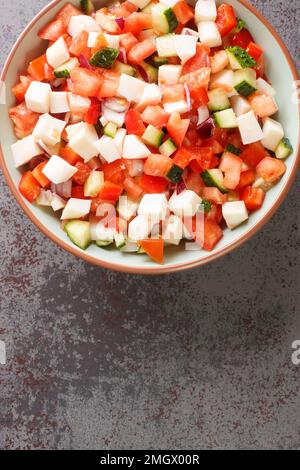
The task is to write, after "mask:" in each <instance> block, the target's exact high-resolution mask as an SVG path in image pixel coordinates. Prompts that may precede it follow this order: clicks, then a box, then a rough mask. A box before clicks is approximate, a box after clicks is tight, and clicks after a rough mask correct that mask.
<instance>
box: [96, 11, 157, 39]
mask: <svg viewBox="0 0 300 470" xmlns="http://www.w3.org/2000/svg"><path fill="white" fill-rule="evenodd" d="M100 26H101V25H100ZM151 27H152V20H151V15H149V14H147V13H141V12H134V13H132V14H131V15H130V16H129V17H128V18H125V25H124V29H123V32H124V33H132V34H134V35H135V36H138V35H139V34H140V32H141V31H142V30H143V29H150V28H151Z"/></svg>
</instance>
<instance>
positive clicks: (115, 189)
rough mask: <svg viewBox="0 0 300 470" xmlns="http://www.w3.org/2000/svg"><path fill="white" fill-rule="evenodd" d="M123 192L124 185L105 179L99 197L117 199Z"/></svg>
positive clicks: (107, 199) (109, 199)
mask: <svg viewBox="0 0 300 470" xmlns="http://www.w3.org/2000/svg"><path fill="white" fill-rule="evenodd" d="M122 192H123V186H121V185H119V184H115V183H111V182H110V181H105V183H104V186H103V188H102V189H101V191H100V193H99V198H100V199H103V200H105V201H117V200H118V199H119V197H120V196H121V194H122Z"/></svg>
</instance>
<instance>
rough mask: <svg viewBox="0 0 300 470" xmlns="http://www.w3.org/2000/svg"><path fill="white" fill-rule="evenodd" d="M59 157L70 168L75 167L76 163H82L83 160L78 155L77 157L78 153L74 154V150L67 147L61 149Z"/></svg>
mask: <svg viewBox="0 0 300 470" xmlns="http://www.w3.org/2000/svg"><path fill="white" fill-rule="evenodd" d="M59 155H60V156H61V158H63V159H64V160H66V162H68V163H70V165H72V166H75V165H76V163H78V162H83V159H82V158H81V157H80V155H78V153H76V152H74V150H72V149H71V147H68V146H66V147H63V148H61V149H60V151H59Z"/></svg>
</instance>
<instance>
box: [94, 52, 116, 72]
mask: <svg viewBox="0 0 300 470" xmlns="http://www.w3.org/2000/svg"><path fill="white" fill-rule="evenodd" d="M118 55H119V49H113V48H112V47H103V49H101V50H100V51H97V52H95V54H94V55H93V56H92V57H91V59H90V64H91V65H93V66H94V67H101V68H104V69H110V68H111V67H112V66H113V64H114V62H115V60H116V58H117V57H118Z"/></svg>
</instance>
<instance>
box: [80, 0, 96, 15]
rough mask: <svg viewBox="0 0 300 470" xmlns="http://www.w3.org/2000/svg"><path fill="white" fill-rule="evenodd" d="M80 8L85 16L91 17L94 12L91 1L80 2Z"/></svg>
mask: <svg viewBox="0 0 300 470" xmlns="http://www.w3.org/2000/svg"><path fill="white" fill-rule="evenodd" d="M80 6H81V10H82V11H83V13H84V14H85V15H91V14H92V13H94V11H95V7H94V4H93V2H92V0H80Z"/></svg>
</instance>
